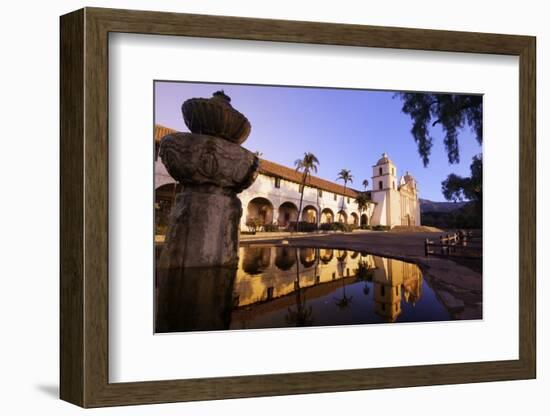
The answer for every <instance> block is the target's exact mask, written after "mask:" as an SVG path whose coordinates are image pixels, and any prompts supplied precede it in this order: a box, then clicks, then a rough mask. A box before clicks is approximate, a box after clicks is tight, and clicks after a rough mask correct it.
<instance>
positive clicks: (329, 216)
mask: <svg viewBox="0 0 550 416" xmlns="http://www.w3.org/2000/svg"><path fill="white" fill-rule="evenodd" d="M333 222H334V212H332V210H331V209H330V208H325V209H323V210H322V211H321V224H330V223H333Z"/></svg>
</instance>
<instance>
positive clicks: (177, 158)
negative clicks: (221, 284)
mask: <svg viewBox="0 0 550 416" xmlns="http://www.w3.org/2000/svg"><path fill="white" fill-rule="evenodd" d="M229 102H230V99H229V97H227V96H226V95H225V94H223V92H218V93H216V94H214V97H213V98H211V99H204V98H193V99H191V100H187V101H186V102H185V103H184V104H183V106H182V111H183V116H184V120H185V123H186V124H187V126H188V127H189V129H190V130H191V133H174V134H169V135H167V136H165V137H163V139H162V140H161V143H160V151H159V155H160V157H161V159H162V162H163V163H164V165H165V166H166V169H167V170H168V173H170V175H171V176H172V177H173V178H174V179H176V180H177V181H178V182H179V183H181V184H182V185H183V190H182V192H181V193H180V194H179V195H178V196H177V198H176V204H175V206H174V208H173V210H172V214H171V219H170V226H169V229H168V233H167V236H166V241H165V247H164V249H163V251H162V254H161V256H160V260H159V267H161V268H182V267H210V266H223V267H226V266H228V267H236V265H237V261H238V247H239V223H240V218H241V215H242V207H241V202H240V200H239V198H238V197H237V194H238V193H239V192H241V191H242V190H244V189H246V188H248V187H249V186H250V185H251V184H252V183H253V182H254V180H255V179H256V176H257V174H258V158H257V157H256V155H255V154H254V153H252V152H250V151H248V150H246V149H244V148H243V147H241V146H240V143H242V142H244V140H246V138H247V137H248V135H249V133H250V123H249V122H248V120H247V119H246V117H244V116H243V115H242V114H241V113H239V112H238V111H236V110H235V109H234V108H233V107H231V105H230V103H229ZM205 133H207V134H205Z"/></svg>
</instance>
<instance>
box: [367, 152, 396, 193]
mask: <svg viewBox="0 0 550 416" xmlns="http://www.w3.org/2000/svg"><path fill="white" fill-rule="evenodd" d="M396 175H397V168H396V167H395V165H394V164H393V162H392V161H391V159H390V158H389V157H388V155H387V153H382V157H381V158H380V159H379V160H378V162H377V163H376V165H374V166H373V167H372V190H373V192H378V191H386V190H388V189H393V190H397V176H396Z"/></svg>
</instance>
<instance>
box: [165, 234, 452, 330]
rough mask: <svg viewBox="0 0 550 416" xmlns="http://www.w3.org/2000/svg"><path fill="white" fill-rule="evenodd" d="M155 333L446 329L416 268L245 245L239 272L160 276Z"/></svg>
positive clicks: (352, 254)
mask: <svg viewBox="0 0 550 416" xmlns="http://www.w3.org/2000/svg"><path fill="white" fill-rule="evenodd" d="M155 291H156V302H155V303H156V305H155V306H156V318H155V322H156V332H182V331H211V330H227V329H257V328H284V327H302V326H332V325H351V324H373V323H389V322H425V321H444V320H450V319H451V317H450V315H449V313H448V311H447V310H446V309H445V307H444V306H443V305H442V304H441V302H440V301H439V299H438V298H437V296H436V294H435V293H434V291H433V290H432V289H431V288H430V286H429V285H428V284H427V282H426V281H425V280H424V279H423V278H422V272H421V270H420V268H419V267H418V266H416V265H415V264H413V263H407V262H403V261H400V260H395V259H390V258H385V257H378V256H373V255H371V254H368V253H361V252H356V251H349V250H348V251H346V250H336V249H325V248H294V247H289V246H268V245H250V246H247V247H241V248H240V252H239V265H238V269H237V270H231V269H223V268H204V269H200V268H194V269H186V270H157V274H156V285H155Z"/></svg>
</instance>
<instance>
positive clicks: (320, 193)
mask: <svg viewBox="0 0 550 416" xmlns="http://www.w3.org/2000/svg"><path fill="white" fill-rule="evenodd" d="M322 196H323V190H322V189H319V197H322Z"/></svg>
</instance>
